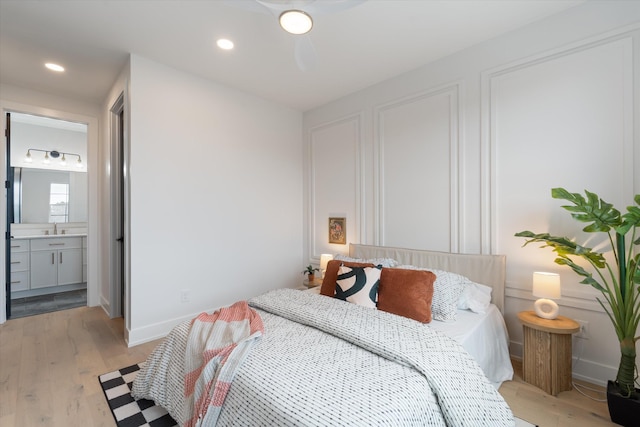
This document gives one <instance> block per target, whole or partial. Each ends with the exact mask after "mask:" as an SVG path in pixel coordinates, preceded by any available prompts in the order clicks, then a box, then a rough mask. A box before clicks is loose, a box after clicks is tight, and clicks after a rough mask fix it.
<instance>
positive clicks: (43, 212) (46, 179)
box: [11, 167, 88, 224]
mask: <svg viewBox="0 0 640 427" xmlns="http://www.w3.org/2000/svg"><path fill="white" fill-rule="evenodd" d="M11 169H12V173H13V190H14V191H13V200H14V211H13V221H12V222H13V223H14V224H40V223H54V222H56V223H64V222H86V221H87V208H88V206H87V174H86V172H75V171H62V170H51V169H36V168H22V167H13V168H11Z"/></svg>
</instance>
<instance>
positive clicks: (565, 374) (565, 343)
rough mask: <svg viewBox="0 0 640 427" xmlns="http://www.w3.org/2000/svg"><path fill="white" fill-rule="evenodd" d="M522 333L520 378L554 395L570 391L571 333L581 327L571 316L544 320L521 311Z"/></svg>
mask: <svg viewBox="0 0 640 427" xmlns="http://www.w3.org/2000/svg"><path fill="white" fill-rule="evenodd" d="M518 319H520V322H521V323H522V327H523V332H524V352H523V353H524V354H523V360H522V379H523V380H525V381H526V382H528V383H529V384H533V385H535V386H536V387H539V388H541V389H542V390H544V391H546V392H547V393H549V394H551V395H553V396H555V395H557V394H558V393H560V392H561V391H566V390H571V388H572V385H571V335H572V334H575V333H576V332H578V331H579V330H580V325H579V324H578V322H576V321H575V320H573V319H569V318H568V317H564V316H558V318H557V319H552V320H549V319H543V318H541V317H538V316H537V315H536V314H535V312H533V311H521V312H520V313H518Z"/></svg>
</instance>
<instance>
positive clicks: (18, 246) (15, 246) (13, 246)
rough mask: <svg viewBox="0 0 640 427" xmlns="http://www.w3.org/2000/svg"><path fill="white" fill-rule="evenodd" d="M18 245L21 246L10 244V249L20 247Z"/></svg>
mask: <svg viewBox="0 0 640 427" xmlns="http://www.w3.org/2000/svg"><path fill="white" fill-rule="evenodd" d="M20 247H21V246H20V245H16V246H13V245H12V246H11V249H14V248H20Z"/></svg>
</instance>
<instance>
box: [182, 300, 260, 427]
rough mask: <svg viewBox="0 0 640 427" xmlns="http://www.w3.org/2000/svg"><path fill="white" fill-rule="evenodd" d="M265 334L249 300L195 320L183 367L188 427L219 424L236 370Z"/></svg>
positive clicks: (201, 315) (203, 314)
mask: <svg viewBox="0 0 640 427" xmlns="http://www.w3.org/2000/svg"><path fill="white" fill-rule="evenodd" d="M263 332H264V326H263V324H262V319H261V318H260V315H259V314H258V313H257V312H256V311H255V310H253V309H251V308H249V306H248V305H247V302H246V301H239V302H237V303H235V304H233V305H231V306H229V307H225V308H221V309H220V310H218V311H216V312H215V313H213V314H207V313H202V314H200V315H199V316H198V317H196V318H195V319H193V321H192V324H191V329H190V332H189V337H188V340H187V348H186V354H185V366H184V372H185V375H184V398H185V403H186V405H185V408H186V411H187V413H186V414H185V420H186V422H185V424H184V425H185V426H188V427H196V426H200V425H206V426H213V425H215V424H216V420H217V418H218V415H219V414H220V409H221V407H222V404H223V403H224V399H225V397H226V395H227V392H228V391H229V387H231V382H232V381H233V378H234V376H235V374H236V371H237V370H238V368H239V367H240V366H241V365H242V362H243V361H244V360H245V358H246V357H247V355H248V354H249V352H250V351H251V348H252V347H253V346H254V345H255V344H256V343H257V342H258V339H259V338H260V337H261V336H262V334H263Z"/></svg>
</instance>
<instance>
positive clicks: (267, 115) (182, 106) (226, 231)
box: [127, 55, 303, 345]
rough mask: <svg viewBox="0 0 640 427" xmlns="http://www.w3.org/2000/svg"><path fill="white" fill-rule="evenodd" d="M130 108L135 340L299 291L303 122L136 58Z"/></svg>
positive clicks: (130, 336) (130, 325)
mask: <svg viewBox="0 0 640 427" xmlns="http://www.w3.org/2000/svg"><path fill="white" fill-rule="evenodd" d="M129 102H130V105H129V113H130V126H131V127H130V134H129V135H130V204H131V210H130V211H131V224H130V225H131V236H130V247H131V267H130V269H131V286H130V304H131V315H130V319H128V320H129V321H128V324H127V328H128V341H129V344H130V345H133V344H136V343H139V342H142V341H146V340H150V339H154V338H156V337H158V336H162V335H164V334H166V333H167V332H168V331H169V330H170V327H172V326H173V325H175V324H176V323H177V322H179V321H181V320H184V319H189V318H192V317H193V316H194V315H197V314H198V313H200V312H202V311H207V310H213V309H215V308H218V307H221V306H223V305H227V304H230V303H233V302H234V301H237V300H239V299H244V298H249V297H251V296H254V295H257V294H259V293H261V292H264V291H266V290H268V289H273V288H278V287H293V286H295V285H297V284H299V283H300V282H301V275H300V271H301V269H302V264H303V262H302V255H301V250H300V248H301V247H302V182H301V181H302V180H301V177H302V144H301V143H300V136H301V132H302V131H301V129H302V114H301V113H300V112H296V111H293V110H290V109H287V108H284V107H281V106H278V105H275V104H273V103H270V102H267V101H264V100H262V99H260V98H257V97H255V96H253V95H249V94H245V93H242V92H239V91H237V90H233V89H230V88H227V87H225V86H222V85H219V84H216V83H213V82H211V81H207V80H203V79H201V78H198V77H195V76H193V75H190V74H187V73H184V72H180V71H177V70H175V69H172V68H169V67H166V66H164V65H161V64H158V63H156V62H153V61H150V60H147V59H145V58H142V57H139V56H135V55H133V56H132V57H131V69H130V81H129ZM183 292H188V294H189V301H188V302H181V295H182V294H183Z"/></svg>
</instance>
